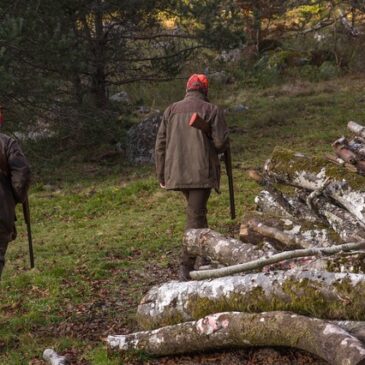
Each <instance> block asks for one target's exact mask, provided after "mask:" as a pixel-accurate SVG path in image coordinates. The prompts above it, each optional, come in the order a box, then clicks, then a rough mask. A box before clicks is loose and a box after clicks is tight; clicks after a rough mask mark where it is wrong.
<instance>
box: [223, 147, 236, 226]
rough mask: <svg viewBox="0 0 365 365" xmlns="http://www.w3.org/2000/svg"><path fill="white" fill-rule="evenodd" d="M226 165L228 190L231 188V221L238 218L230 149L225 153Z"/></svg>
mask: <svg viewBox="0 0 365 365" xmlns="http://www.w3.org/2000/svg"><path fill="white" fill-rule="evenodd" d="M224 164H225V166H226V173H227V177H228V188H229V208H230V212H231V219H235V218H236V206H235V203H234V189H233V174H232V158H231V149H230V147H228V148H227V149H226V150H225V151H224Z"/></svg>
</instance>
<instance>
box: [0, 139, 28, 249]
mask: <svg viewBox="0 0 365 365" xmlns="http://www.w3.org/2000/svg"><path fill="white" fill-rule="evenodd" d="M29 184H30V168H29V165H28V162H27V160H26V158H25V156H24V154H23V152H22V150H21V148H20V146H19V144H18V143H17V142H16V140H14V139H13V138H10V137H8V136H7V135H5V134H1V133H0V241H1V242H9V241H11V240H13V239H15V237H16V229H15V220H16V217H15V205H16V203H23V202H24V201H25V199H26V196H27V191H28V187H29Z"/></svg>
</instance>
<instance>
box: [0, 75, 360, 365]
mask: <svg viewBox="0 0 365 365" xmlns="http://www.w3.org/2000/svg"><path fill="white" fill-rule="evenodd" d="M364 86H365V80H364V79H361V78H352V79H351V78H347V79H341V80H334V81H328V82H324V83H320V84H310V83H302V84H293V85H282V86H277V87H275V88H272V89H266V90H253V89H247V90H240V89H237V88H235V87H232V86H231V87H229V88H220V89H218V88H217V89H215V90H212V97H211V99H212V101H216V102H217V101H218V102H219V103H220V104H222V105H224V106H226V107H229V106H232V105H235V104H238V103H244V104H246V105H248V106H249V110H248V111H246V112H245V113H241V114H227V121H228V123H229V125H230V127H231V128H232V130H233V131H235V132H234V133H232V149H233V160H234V166H235V169H234V175H235V190H236V205H237V216H238V218H237V219H236V220H235V221H234V222H232V221H231V220H230V219H229V204H228V192H227V184H226V178H225V177H223V178H222V181H223V185H222V194H221V195H217V194H213V195H212V197H211V199H210V200H209V206H208V209H209V222H210V226H211V227H212V228H214V229H216V230H218V231H220V232H222V233H225V234H233V233H237V229H238V226H239V221H240V218H239V217H241V216H242V215H243V214H244V213H245V212H246V211H248V210H252V209H254V197H255V194H256V193H257V192H258V191H259V188H258V187H257V186H256V185H255V183H253V182H251V181H249V180H248V178H247V177H246V170H247V169H248V168H252V167H261V166H262V165H263V163H264V161H265V159H266V158H267V157H268V156H269V155H270V153H271V151H272V149H273V148H274V146H275V145H282V146H285V147H288V148H293V149H296V150H299V151H303V152H307V153H323V152H328V151H330V149H331V147H330V143H331V142H333V140H334V139H336V138H338V137H340V136H341V135H342V134H346V133H347V132H346V124H347V121H348V120H351V119H352V120H358V121H365V108H364V101H363V96H362V91H363V89H364ZM177 87H180V83H177V82H175V83H174V84H173V92H171V93H168V84H164V85H163V86H162V89H161V94H162V98H161V99H157V97H156V98H154V97H152V96H151V93H148V90H147V91H146V90H144V91H143V92H144V93H145V95H143V98H144V99H145V100H148V102H149V103H150V104H151V105H154V106H156V107H159V108H160V109H162V108H163V107H164V106H166V104H167V103H168V102H170V101H172V100H170V99H172V98H173V96H175V95H178V94H179V90H178V89H177ZM133 92H135V93H136V94H138V92H141V90H140V91H138V88H137V87H135V90H133ZM150 92H151V91H150ZM155 94H156V96H157V95H158V92H156V91H155ZM154 100H155V101H154ZM35 170H36V172H37V174H36V182H35V184H34V186H33V189H32V191H31V194H30V203H31V208H32V220H33V235H34V244H35V256H36V268H35V269H34V270H29V269H28V267H29V264H28V252H27V243H26V235H25V227H24V224H23V223H22V219H21V218H19V222H18V231H19V237H18V239H17V240H16V241H15V242H13V243H12V244H11V245H10V248H9V251H8V254H7V259H8V261H7V265H6V268H5V271H4V275H3V280H2V282H1V284H0V297H1V301H0V364H3V365H19V364H39V363H40V362H39V359H40V358H41V354H42V352H43V350H44V349H45V348H47V347H53V348H55V349H56V350H57V351H59V352H64V353H66V352H67V353H69V354H71V355H72V356H74V358H75V359H77V361H78V363H79V364H83V363H85V364H86V363H89V364H95V365H103V364H112V365H113V364H118V363H119V361H118V360H117V359H116V358H108V356H107V354H106V351H105V348H104V346H103V341H102V339H103V338H105V337H106V335H107V334H117V333H121V332H123V331H124V332H125V331H126V330H129V331H131V330H134V329H136V328H135V326H136V325H135V321H134V314H135V311H136V306H137V305H138V302H139V300H140V299H141V297H142V295H143V293H144V292H146V291H147V290H148V289H149V288H150V287H151V286H152V285H153V284H155V283H159V282H163V281H166V280H168V279H170V278H176V274H177V270H178V257H179V250H180V242H181V238H182V232H183V228H184V220H185V217H184V201H183V198H182V196H181V195H180V194H179V193H176V192H175V193H174V192H165V191H162V190H161V189H159V187H158V184H157V182H156V180H155V178H154V173H153V169H152V168H151V167H143V168H133V167H130V166H125V165H123V164H121V165H118V164H112V165H96V164H91V163H89V164H88V165H85V164H81V163H70V164H68V165H61V166H58V167H57V168H54V169H53V170H52V169H51V166H49V168H45V169H43V170H40V169H37V166H35ZM65 171H67V173H65ZM18 216H19V217H20V216H21V212H20V211H18Z"/></svg>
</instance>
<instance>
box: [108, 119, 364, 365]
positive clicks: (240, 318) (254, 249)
mask: <svg viewBox="0 0 365 365" xmlns="http://www.w3.org/2000/svg"><path fill="white" fill-rule="evenodd" d="M349 128H350V130H351V131H353V132H355V133H357V134H358V136H357V137H354V138H353V139H351V140H350V139H346V138H341V139H340V140H337V141H336V142H335V143H334V144H333V148H334V151H335V153H336V156H331V158H328V156H327V157H324V158H320V157H311V156H305V155H303V154H301V153H297V152H294V151H290V150H287V149H283V148H276V149H275V150H274V152H273V154H272V156H271V158H270V159H269V160H268V161H267V162H266V163H265V166H264V169H263V172H262V173H259V172H257V171H251V172H250V173H249V175H250V177H251V178H253V179H255V181H257V183H258V184H260V185H261V186H262V188H263V189H262V191H261V192H260V193H259V194H258V196H257V197H256V204H257V211H256V212H250V213H249V214H247V215H246V217H245V218H244V220H243V222H242V224H241V228H240V240H237V239H234V238H226V237H224V236H222V235H221V234H219V233H218V232H214V231H212V230H210V229H194V230H188V231H186V232H185V235H184V239H183V244H184V248H185V250H186V252H187V253H188V254H189V255H191V256H196V257H202V258H204V261H208V262H210V264H209V265H208V266H206V267H204V268H200V269H198V270H197V271H193V272H191V273H190V276H191V278H192V279H194V280H195V281H194V280H193V281H188V282H178V281H172V282H168V283H165V284H162V285H159V286H155V287H153V288H151V289H150V291H149V292H148V293H147V294H146V295H145V296H144V298H143V299H142V301H141V303H140V305H139V306H138V310H137V319H138V323H139V326H140V328H141V329H142V331H141V332H136V333H133V334H130V335H124V336H109V337H108V339H107V344H108V347H109V349H110V350H112V351H119V352H120V353H122V354H126V353H130V352H135V351H137V352H138V351H143V352H144V353H147V354H150V355H154V356H165V355H171V354H181V353H187V352H188V353H191V352H201V351H206V350H214V349H226V348H237V347H248V346H249V347H252V346H286V347H288V346H290V347H294V348H299V349H304V350H306V351H309V352H311V353H313V354H316V355H318V356H320V357H321V358H323V359H324V360H326V361H327V362H328V363H329V364H339V365H345V364H347V365H360V364H363V365H365V342H364V341H365V301H364V300H363V298H364V297H365V178H364V177H363V176H362V174H363V173H364V172H365V168H364V169H363V167H362V166H364V167H365V127H361V126H359V125H357V124H355V123H353V122H350V123H349ZM222 266H223V267H222ZM237 274H239V275H237Z"/></svg>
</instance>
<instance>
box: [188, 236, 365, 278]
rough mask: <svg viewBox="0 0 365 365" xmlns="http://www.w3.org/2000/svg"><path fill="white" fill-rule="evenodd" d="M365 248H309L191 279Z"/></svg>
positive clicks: (362, 244)
mask: <svg viewBox="0 0 365 365" xmlns="http://www.w3.org/2000/svg"><path fill="white" fill-rule="evenodd" d="M364 247H365V241H361V242H356V243H347V244H342V245H337V246H332V247H317V248H307V249H299V250H292V251H286V252H281V253H278V254H275V255H272V256H270V257H263V258H260V259H257V260H253V261H250V262H245V263H242V264H237V265H232V266H228V267H223V268H219V269H212V270H204V271H192V272H190V277H191V278H192V279H193V280H203V279H211V278H219V277H224V276H228V275H234V274H238V273H242V272H247V271H253V270H258V269H261V268H263V267H265V266H269V265H272V264H277V263H282V262H284V261H286V260H291V259H294V258H298V257H311V256H318V257H322V256H323V255H333V254H336V253H339V252H345V251H354V250H359V249H363V248H364Z"/></svg>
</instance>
